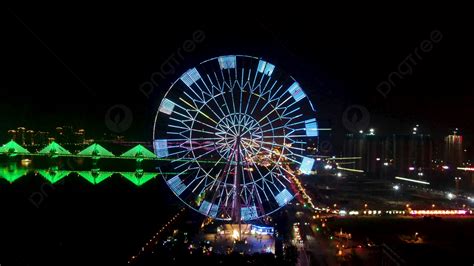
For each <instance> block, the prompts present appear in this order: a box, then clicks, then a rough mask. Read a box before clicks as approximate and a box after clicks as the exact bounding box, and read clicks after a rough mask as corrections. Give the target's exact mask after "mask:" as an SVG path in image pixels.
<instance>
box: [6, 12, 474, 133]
mask: <svg viewBox="0 0 474 266" xmlns="http://www.w3.org/2000/svg"><path fill="white" fill-rule="evenodd" d="M398 7H399V8H400V6H398ZM189 9H190V10H192V11H191V12H187V13H186V12H183V10H182V8H178V7H176V8H159V9H152V8H148V9H143V10H132V9H129V8H122V9H118V8H117V9H116V8H107V9H100V10H96V9H91V8H84V9H77V8H70V9H66V10H62V11H60V12H58V11H54V10H53V9H47V10H45V11H38V10H36V9H31V10H21V9H17V8H11V9H9V10H8V9H4V10H2V11H1V15H0V20H1V26H0V27H1V32H2V38H1V44H0V45H1V48H2V49H1V50H0V64H1V69H2V71H1V79H0V119H1V121H2V123H1V124H0V133H1V134H2V135H3V134H5V132H6V130H7V129H9V128H16V127H18V126H25V127H28V128H33V129H43V130H49V129H51V128H52V127H55V126H57V125H63V124H72V125H74V126H76V127H82V128H85V129H86V130H88V131H89V132H91V133H93V134H101V133H103V132H108V133H110V130H109V129H108V128H107V126H106V123H105V122H104V120H105V116H106V113H107V110H108V109H109V108H110V107H112V106H114V105H116V104H123V105H125V106H127V108H129V109H130V110H131V111H132V114H133V121H132V124H131V127H130V129H128V130H127V131H125V132H123V134H124V135H127V136H129V137H130V138H133V139H138V140H148V139H150V138H151V128H152V122H153V121H152V120H153V116H154V112H155V111H156V109H157V106H158V104H159V101H160V99H161V97H162V95H163V93H164V92H165V91H166V89H167V87H168V86H169V84H170V83H171V82H173V81H174V80H175V79H176V78H178V77H179V76H180V75H181V73H182V72H184V71H186V70H187V69H188V68H190V67H192V66H193V65H195V64H197V63H199V62H201V61H203V60H205V59H207V58H210V57H214V56H219V55H224V54H249V55H253V56H259V57H263V58H265V59H266V60H267V61H270V62H273V63H274V64H276V65H277V66H278V67H280V68H283V69H285V70H286V71H287V72H288V73H290V74H291V75H292V76H293V77H295V78H296V79H297V80H298V81H299V82H300V83H301V84H302V86H303V88H304V89H305V90H306V91H307V93H308V94H309V95H310V96H311V97H312V100H313V101H314V103H315V104H316V106H317V109H318V110H319V120H320V121H321V124H322V125H323V126H327V127H333V128H334V129H335V130H337V132H341V133H342V132H345V128H344V126H343V125H342V123H341V121H342V114H343V112H344V110H346V108H347V107H348V106H351V105H354V104H357V105H361V106H364V107H365V108H367V110H368V111H369V114H370V120H371V123H370V125H371V126H373V127H375V128H377V130H378V131H379V132H382V133H389V132H394V131H398V132H408V131H409V129H410V128H411V127H412V126H413V125H414V124H416V123H419V124H420V125H421V127H422V128H423V130H424V131H425V132H429V133H432V134H439V135H444V134H446V133H447V132H448V130H449V129H450V128H453V127H459V128H461V129H462V130H463V131H464V132H465V133H466V134H471V135H472V132H473V131H474V130H473V125H472V117H473V114H474V105H473V102H474V95H473V89H472V88H473V86H474V80H473V79H474V78H473V74H472V73H474V72H473V70H474V67H473V62H474V60H473V59H474V52H473V47H474V41H473V38H472V37H473V36H472V35H473V33H474V31H473V26H472V25H474V23H473V19H472V15H470V14H468V13H467V12H468V9H467V8H464V10H465V12H463V11H461V10H463V8H459V11H457V12H451V11H448V10H446V9H445V8H440V9H438V10H434V9H433V8H430V9H428V8H426V7H423V8H417V9H416V10H415V9H414V8H413V7H411V6H410V7H401V8H400V10H403V11H394V10H392V8H387V7H386V8H383V9H380V10H379V11H372V9H369V8H367V9H364V12H362V13H361V12H359V11H357V12H356V11H355V10H353V9H351V8H348V10H347V11H340V10H339V9H331V10H327V9H325V8H323V7H318V6H313V7H310V6H308V7H304V6H299V7H295V8H286V7H284V8H281V9H280V10H279V11H270V9H259V10H256V9H253V8H246V9H242V10H235V11H232V9H231V8H230V7H228V8H226V9H225V11H221V12H216V11H212V12H211V11H208V12H200V11H198V10H197V9H196V10H194V9H192V8H189ZM190 13H192V14H190ZM197 30H200V31H202V32H204V34H205V38H204V40H203V41H202V42H200V43H196V48H195V49H194V50H193V51H192V52H182V59H181V58H179V57H178V56H177V53H178V51H182V49H183V48H182V47H183V44H184V43H185V41H186V40H188V39H192V36H193V33H194V32H196V31H197ZM433 31H439V32H441V34H442V39H441V40H440V41H439V42H437V43H433V47H432V49H431V51H429V52H419V53H420V54H419V55H420V57H421V59H420V58H418V59H417V61H416V65H414V66H412V74H406V75H403V79H401V80H396V81H395V83H394V84H395V85H394V86H392V90H391V91H390V93H389V94H388V95H387V97H386V98H385V97H383V96H382V95H381V94H380V93H379V92H377V90H376V88H377V86H378V85H379V84H380V83H381V82H383V81H387V80H388V77H389V74H390V73H392V72H394V71H397V68H398V65H399V64H400V63H401V62H402V61H403V60H404V59H405V58H406V57H407V56H409V55H410V54H413V53H414V51H415V49H417V50H418V51H419V50H420V46H421V44H422V42H423V41H424V40H429V39H430V34H431V33H432V32H433ZM173 55H174V56H175V58H178V59H177V62H176V64H175V65H174V67H175V70H176V71H175V73H174V74H169V75H166V77H165V79H162V80H160V81H159V82H158V84H157V85H158V86H157V87H156V88H155V89H154V92H153V94H152V95H151V96H150V97H148V98H147V97H145V96H144V94H143V93H142V92H140V90H139V88H140V85H141V84H143V83H144V82H148V81H150V76H151V75H152V73H154V72H157V71H160V67H161V66H162V65H163V64H164V63H165V62H167V58H169V57H170V56H173Z"/></svg>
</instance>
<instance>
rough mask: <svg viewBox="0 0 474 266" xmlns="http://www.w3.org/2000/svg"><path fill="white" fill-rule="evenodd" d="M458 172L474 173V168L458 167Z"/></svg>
mask: <svg viewBox="0 0 474 266" xmlns="http://www.w3.org/2000/svg"><path fill="white" fill-rule="evenodd" d="M458 170H464V171H474V167H458Z"/></svg>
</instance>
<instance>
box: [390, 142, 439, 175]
mask: <svg viewBox="0 0 474 266" xmlns="http://www.w3.org/2000/svg"><path fill="white" fill-rule="evenodd" d="M389 141H390V145H391V146H392V147H391V151H392V154H391V156H392V158H393V164H394V168H395V172H396V173H397V174H399V175H405V174H407V173H408V172H409V171H421V172H422V171H423V170H428V169H430V168H431V162H432V160H433V142H432V139H431V136H430V135H426V134H412V135H393V136H392V137H391V139H390V140H389Z"/></svg>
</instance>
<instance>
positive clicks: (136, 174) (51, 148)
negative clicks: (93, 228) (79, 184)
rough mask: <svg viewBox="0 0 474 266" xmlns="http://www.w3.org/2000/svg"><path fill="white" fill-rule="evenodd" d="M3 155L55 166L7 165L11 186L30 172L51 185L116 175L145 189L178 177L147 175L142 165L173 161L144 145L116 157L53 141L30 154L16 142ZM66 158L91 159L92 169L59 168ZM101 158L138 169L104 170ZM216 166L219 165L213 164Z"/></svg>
mask: <svg viewBox="0 0 474 266" xmlns="http://www.w3.org/2000/svg"><path fill="white" fill-rule="evenodd" d="M0 155H3V156H6V157H7V158H9V159H10V160H12V159H13V158H14V157H17V156H21V157H22V158H29V157H30V158H32V157H38V156H42V157H47V158H49V159H50V160H51V162H52V164H53V166H50V167H49V168H48V169H37V170H32V169H29V168H28V167H19V166H18V164H17V163H12V162H11V163H9V164H7V166H6V167H1V168H0V178H3V179H5V180H7V181H8V182H9V183H13V182H15V181H16V180H17V179H19V178H21V177H23V176H25V175H27V174H28V173H30V172H34V173H35V174H39V175H40V176H42V177H44V178H45V179H46V180H47V181H49V182H51V183H56V182H58V181H60V180H62V179H63V178H64V177H66V176H69V175H71V174H76V175H78V176H80V177H82V178H84V179H86V180H87V181H89V182H90V183H91V184H94V185H95V184H98V183H100V182H102V181H104V180H105V179H107V178H109V177H111V176H112V175H113V174H120V175H121V176H123V177H125V178H126V179H127V180H129V181H130V182H132V183H133V184H135V185H137V186H141V185H143V184H145V183H146V182H148V181H149V180H151V179H153V178H155V177H156V176H158V175H175V174H177V173H174V172H162V171H161V170H160V168H157V169H158V171H156V172H145V171H144V170H143V169H142V167H141V164H142V162H143V161H144V160H156V161H170V160H171V159H167V158H158V157H157V156H156V155H155V154H154V153H153V152H152V151H150V150H148V149H147V148H145V147H144V146H142V145H141V144H138V145H136V146H134V147H133V148H131V149H129V150H128V151H126V152H124V153H123V154H121V155H119V156H116V155H114V154H113V153H112V152H110V151H109V150H107V149H105V148H104V147H103V146H101V145H100V144H98V143H94V144H92V145H90V146H89V147H87V148H85V149H84V150H82V151H80V152H79V153H77V154H73V153H71V152H70V151H68V150H67V149H65V148H64V147H62V146H61V145H59V144H58V143H56V142H54V141H53V142H51V143H50V144H49V145H47V146H46V147H44V148H43V149H41V150H40V151H38V152H36V153H33V152H30V151H28V150H27V149H26V148H24V147H22V146H21V145H19V144H18V143H16V142H15V141H13V140H11V141H10V142H8V143H6V144H4V145H3V146H1V147H0ZM63 157H64V158H91V160H92V169H91V170H90V171H75V170H72V171H71V170H62V169H59V167H58V166H57V161H58V159H59V158H63ZM100 159H117V160H119V159H120V160H135V162H136V169H135V171H133V172H132V171H130V172H123V171H120V172H117V171H101V170H100V169H99V168H98V161H99V160H100ZM24 160H27V161H26V162H29V161H28V160H29V159H24ZM22 162H23V161H22ZM203 162H205V161H203ZM209 162H211V161H209ZM212 163H215V162H214V161H212ZM26 166H27V165H26Z"/></svg>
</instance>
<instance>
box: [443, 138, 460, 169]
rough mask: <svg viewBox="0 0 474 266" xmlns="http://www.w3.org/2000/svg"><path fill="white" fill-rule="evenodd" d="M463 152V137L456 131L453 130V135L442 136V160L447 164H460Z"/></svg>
mask: <svg viewBox="0 0 474 266" xmlns="http://www.w3.org/2000/svg"><path fill="white" fill-rule="evenodd" d="M463 154H464V151H463V137H462V136H461V135H457V131H454V133H453V135H448V136H447V137H445V138H444V161H445V162H446V163H447V164H450V165H452V166H461V165H462V163H463Z"/></svg>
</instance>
